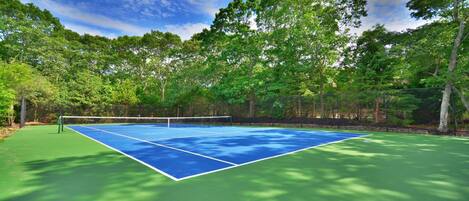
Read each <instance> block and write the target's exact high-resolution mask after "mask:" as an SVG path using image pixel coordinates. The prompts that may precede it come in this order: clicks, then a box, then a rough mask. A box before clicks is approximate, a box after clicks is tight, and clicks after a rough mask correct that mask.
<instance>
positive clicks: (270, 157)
mask: <svg viewBox="0 0 469 201" xmlns="http://www.w3.org/2000/svg"><path fill="white" fill-rule="evenodd" d="M369 135H371V134H369ZM369 135H363V136H357V137H351V138H347V139H342V140H338V141H333V142H328V143H324V144H319V145H314V146H310V147H306V148H303V149H298V150H295V151H291V152H287V153H283V154H279V155H275V156H269V157H266V158H261V159H257V160H253V161H249V162H246V163H240V164H238V165H235V166H230V167H225V168H221V169H217V170H212V171H208V172H203V173H200V174H194V175H191V176H187V177H181V178H179V180H178V181H180V180H184V179H190V178H193V177H197V176H202V175H206V174H210V173H214V172H219V171H222V170H228V169H231V168H235V167H240V166H244V165H249V164H252V163H256V162H259V161H264V160H268V159H272V158H277V157H281V156H285V155H290V154H294V153H297V152H300V151H305V150H307V149H312V148H316V147H321V146H325V145H330V144H335V143H339V142H343V141H346V140H351V139H356V138H363V137H367V136H369Z"/></svg>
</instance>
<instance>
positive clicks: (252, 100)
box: [249, 93, 256, 118]
mask: <svg viewBox="0 0 469 201" xmlns="http://www.w3.org/2000/svg"><path fill="white" fill-rule="evenodd" d="M255 116H256V95H255V94H254V93H251V94H250V95H249V117H250V118H253V117H255Z"/></svg>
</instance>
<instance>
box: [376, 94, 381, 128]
mask: <svg viewBox="0 0 469 201" xmlns="http://www.w3.org/2000/svg"><path fill="white" fill-rule="evenodd" d="M379 110H380V100H379V97H377V98H376V99H375V123H379V121H380V119H379Z"/></svg>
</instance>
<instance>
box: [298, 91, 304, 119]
mask: <svg viewBox="0 0 469 201" xmlns="http://www.w3.org/2000/svg"><path fill="white" fill-rule="evenodd" d="M301 106H302V105H301V96H298V117H302V113H303V111H302V108H301Z"/></svg>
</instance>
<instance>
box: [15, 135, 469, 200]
mask: <svg viewBox="0 0 469 201" xmlns="http://www.w3.org/2000/svg"><path fill="white" fill-rule="evenodd" d="M466 142H468V141H466V140H455V139H453V138H439V137H436V136H413V135H386V134H382V135H381V134H380V135H373V136H371V137H368V138H367V139H353V140H349V141H346V142H343V143H339V144H333V145H329V146H324V147H319V148H315V149H310V150H306V151H303V152H299V153H296V154H292V155H288V156H284V157H279V158H275V159H270V160H266V161H262V162H258V163H253V164H250V165H246V166H242V167H237V168H233V169H229V170H225V171H220V172H216V173H212V174H208V175H204V176H199V177H195V178H190V179H187V180H182V181H172V180H170V179H169V178H166V177H164V176H163V175H161V174H159V173H156V172H155V171H153V170H151V169H149V168H147V167H145V166H143V165H141V164H139V163H137V162H135V161H133V160H131V159H128V158H126V157H124V156H122V155H120V154H119V153H115V152H111V151H109V152H99V153H96V154H94V155H93V154H91V155H86V156H80V157H62V158H55V159H50V160H35V161H28V162H25V163H24V164H23V165H24V166H25V168H26V169H27V171H30V172H33V177H31V178H29V179H28V180H26V181H25V182H24V183H23V184H24V188H26V190H24V191H23V192H22V193H21V194H19V195H16V196H11V197H9V198H7V199H6V200H44V201H51V200H113V201H117V200H164V201H179V200H180V201H185V200H200V201H210V200H214V201H219V200H233V201H239V200H269V201H270V200H273V201H275V200H289V201H300V200H329V201H331V200H332V201H334V200H389V201H391V200H392V201H399V200H403V201H405V200H409V201H410V200H464V199H466V198H467V197H469V190H468V189H467V186H469V171H468V169H467V167H469V155H468V154H467V152H466V153H463V152H461V151H464V150H468V147H467V144H466Z"/></svg>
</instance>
